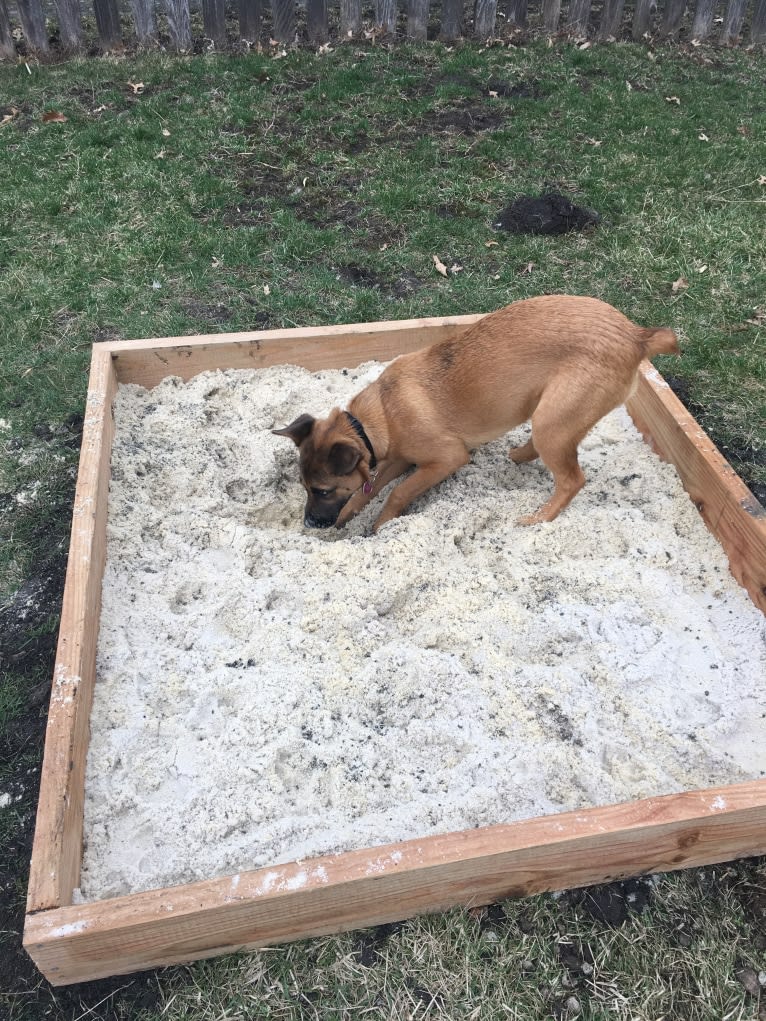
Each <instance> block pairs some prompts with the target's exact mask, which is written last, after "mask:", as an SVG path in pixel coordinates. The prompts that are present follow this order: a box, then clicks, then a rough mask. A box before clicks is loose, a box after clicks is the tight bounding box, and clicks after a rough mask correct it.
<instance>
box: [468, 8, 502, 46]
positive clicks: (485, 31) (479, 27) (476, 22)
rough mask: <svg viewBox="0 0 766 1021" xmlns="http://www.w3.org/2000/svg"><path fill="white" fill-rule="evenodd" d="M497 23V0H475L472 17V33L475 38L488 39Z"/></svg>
mask: <svg viewBox="0 0 766 1021" xmlns="http://www.w3.org/2000/svg"><path fill="white" fill-rule="evenodd" d="M496 23H497V0H476V6H475V8H474V17H473V34H474V35H475V36H476V38H477V39H489V38H490V36H491V35H493V33H494V31H495V25H496Z"/></svg>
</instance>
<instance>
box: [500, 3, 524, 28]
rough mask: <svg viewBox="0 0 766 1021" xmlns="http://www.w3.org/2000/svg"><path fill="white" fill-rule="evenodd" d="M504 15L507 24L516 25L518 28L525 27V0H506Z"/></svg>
mask: <svg viewBox="0 0 766 1021" xmlns="http://www.w3.org/2000/svg"><path fill="white" fill-rule="evenodd" d="M505 16H506V18H507V19H508V24H509V25H518V26H519V28H526V25H527V0H508V6H507V7H506V10H505Z"/></svg>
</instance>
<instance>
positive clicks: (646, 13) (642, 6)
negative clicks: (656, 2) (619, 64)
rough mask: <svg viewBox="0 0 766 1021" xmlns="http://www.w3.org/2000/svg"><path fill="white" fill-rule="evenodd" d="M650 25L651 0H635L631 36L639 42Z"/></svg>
mask: <svg viewBox="0 0 766 1021" xmlns="http://www.w3.org/2000/svg"><path fill="white" fill-rule="evenodd" d="M651 27H652V0H636V6H635V8H634V10H633V28H632V32H633V38H634V40H635V41H636V42H639V41H640V40H641V39H643V38H644V36H645V35H647V33H648V32H649V30H650V29H651Z"/></svg>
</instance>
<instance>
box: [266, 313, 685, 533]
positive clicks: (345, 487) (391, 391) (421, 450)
mask: <svg viewBox="0 0 766 1021" xmlns="http://www.w3.org/2000/svg"><path fill="white" fill-rule="evenodd" d="M677 353H678V342H677V340H676V335H675V334H674V333H673V331H672V330H669V329H664V328H660V329H644V328H643V327H641V326H636V324H635V323H632V322H631V321H630V320H629V319H626V318H625V316H624V315H622V313H620V312H618V311H617V309H615V308H612V306H611V305H607V304H605V303H604V302H603V301H598V300H597V299H595V298H576V297H570V296H567V295H550V296H546V297H539V298H529V299H527V300H525V301H517V302H514V303H513V304H512V305H508V306H507V307H506V308H503V309H500V311H498V312H493V313H491V314H490V315H488V316H485V317H484V318H483V319H481V320H480V321H479V322H478V323H476V324H475V325H474V326H472V327H470V328H469V329H468V330H466V332H465V333H464V334H463V335H462V336H460V337H458V338H456V339H452V340H443V341H438V342H437V343H436V344H432V345H431V346H430V347H427V348H425V349H423V350H422V351H416V352H414V353H413V354H408V355H402V356H401V357H400V358H397V359H396V360H395V361H393V362H392V363H391V364H390V365H389V366H388V368H387V369H385V370H384V372H383V373H382V374H381V375H380V377H379V378H378V379H377V380H376V381H375V382H374V383H371V384H370V385H369V386H368V387H366V388H365V389H364V390H362V392H361V393H359V394H357V395H356V397H354V398H353V400H352V401H351V403H350V404H349V410H348V411H340V410H338V409H337V408H335V409H334V410H333V411H331V412H330V415H329V417H328V418H325V419H322V420H317V419H315V418H312V416H311V415H301V416H300V417H299V418H296V420H295V421H294V422H292V423H291V424H290V425H288V426H287V427H286V428H285V429H275V430H274V432H275V433H276V435H277V436H289V437H290V439H292V440H293V441H294V443H295V444H296V446H297V447H298V448H299V450H300V472H301V481H302V483H303V486H304V487H305V489H306V490H307V492H308V500H307V502H306V511H305V517H304V522H305V524H306V525H308V526H309V527H310V528H327V527H329V526H330V525H336V524H337V525H338V527H340V526H341V525H343V524H345V523H346V521H348V519H349V518H350V517H352V516H353V515H354V514H357V513H358V512H359V511H360V510H361V509H362V508H363V507H364V506H365V505H366V504H367V503H369V501H370V500H371V499H373V497H375V496H376V495H377V494H378V493H379V492H380V491H381V490H382V489H383V488H384V486H386V485H387V484H388V483H389V482H391V480H392V479H395V478H398V477H399V476H400V475H402V474H403V473H404V472H406V471H407V470H408V469H409V468H411V467H413V466H415V471H414V472H412V474H411V475H409V476H408V477H407V478H406V479H404V481H403V482H401V483H400V484H399V485H398V486H396V487H395V488H394V489H393V490H392V491H391V493H390V494H389V497H388V499H387V500H386V503H385V506H384V507H383V511H382V512H381V514H380V516H379V518H378V520H377V521H376V523H375V531H377V530H378V529H379V528H380V526H381V525H383V524H385V523H386V521H390V520H391V518H395V517H396V516H397V515H399V514H401V513H402V511H403V510H404V508H405V507H407V506H408V505H409V504H410V503H412V501H413V500H415V499H416V498H417V497H419V496H420V495H421V494H422V493H425V492H426V490H428V489H430V488H431V487H432V486H435V485H436V484H437V483H438V482H441V481H442V480H443V479H446V478H447V476H449V475H451V474H452V473H453V472H455V471H457V469H458V468H460V467H462V466H463V465H464V464H467V462H468V460H469V451H470V450H471V449H472V448H474V447H478V446H480V445H481V444H482V443H487V442H488V441H489V440H494V439H496V438H497V437H498V436H503V435H504V434H505V433H507V432H508V431H509V430H510V429H513V428H514V427H516V426H518V425H520V424H521V423H522V422H526V421H527V420H528V419H529V418H531V419H532V437H531V439H530V440H528V442H527V443H525V444H524V445H523V446H521V447H515V448H514V449H513V450H511V451H510V452H509V456H510V458H511V459H512V460H513V461H515V462H517V463H521V462H524V461H533V460H534V459H535V458H537V457H540V458H542V460H543V463H544V464H545V465H546V466H547V467H548V468H549V469H550V471H551V472H552V474H553V481H554V490H553V494H552V496H551V498H550V499H549V500H548V501H547V503H545V504H544V505H543V506H542V507H541V508H540V509H539V510H538V511H537V512H536V513H535V514H530V515H529V516H527V517H525V518H521V519H520V522H519V523H520V524H524V525H531V524H535V523H536V522H538V521H552V520H553V519H554V518H555V517H556V515H557V514H558V513H559V512H560V511H561V510H563V508H564V507H566V506H567V504H568V503H569V502H570V500H571V499H572V498H573V497H574V496H575V494H576V493H578V492H579V490H580V489H581V488H582V486H583V485H584V483H585V477H584V476H583V473H582V471H581V469H580V466H579V464H578V462H577V447H578V444H579V443H580V441H581V440H582V439H583V437H584V436H585V435H586V433H588V432H589V431H590V430H591V429H592V428H593V426H594V425H595V424H596V422H598V421H599V419H601V418H603V416H604V415H606V414H607V412H609V411H611V410H612V409H613V408H616V407H617V406H618V405H619V404H622V403H623V402H624V401H625V400H626V399H627V398H628V396H629V395H630V393H631V391H632V389H633V387H634V385H635V379H636V373H637V370H638V366H639V364H640V362H641V360H642V359H643V358H651V357H652V356H654V355H657V354H677Z"/></svg>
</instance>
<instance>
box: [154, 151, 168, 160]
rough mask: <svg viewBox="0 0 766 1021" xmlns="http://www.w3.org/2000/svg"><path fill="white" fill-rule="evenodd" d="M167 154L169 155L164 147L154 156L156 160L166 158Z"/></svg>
mask: <svg viewBox="0 0 766 1021" xmlns="http://www.w3.org/2000/svg"><path fill="white" fill-rule="evenodd" d="M166 156H167V153H166V152H165V150H164V149H160V151H159V152H158V153H157V155H156V156H155V157H154V158H155V159H156V160H164V159H165V157H166Z"/></svg>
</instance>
